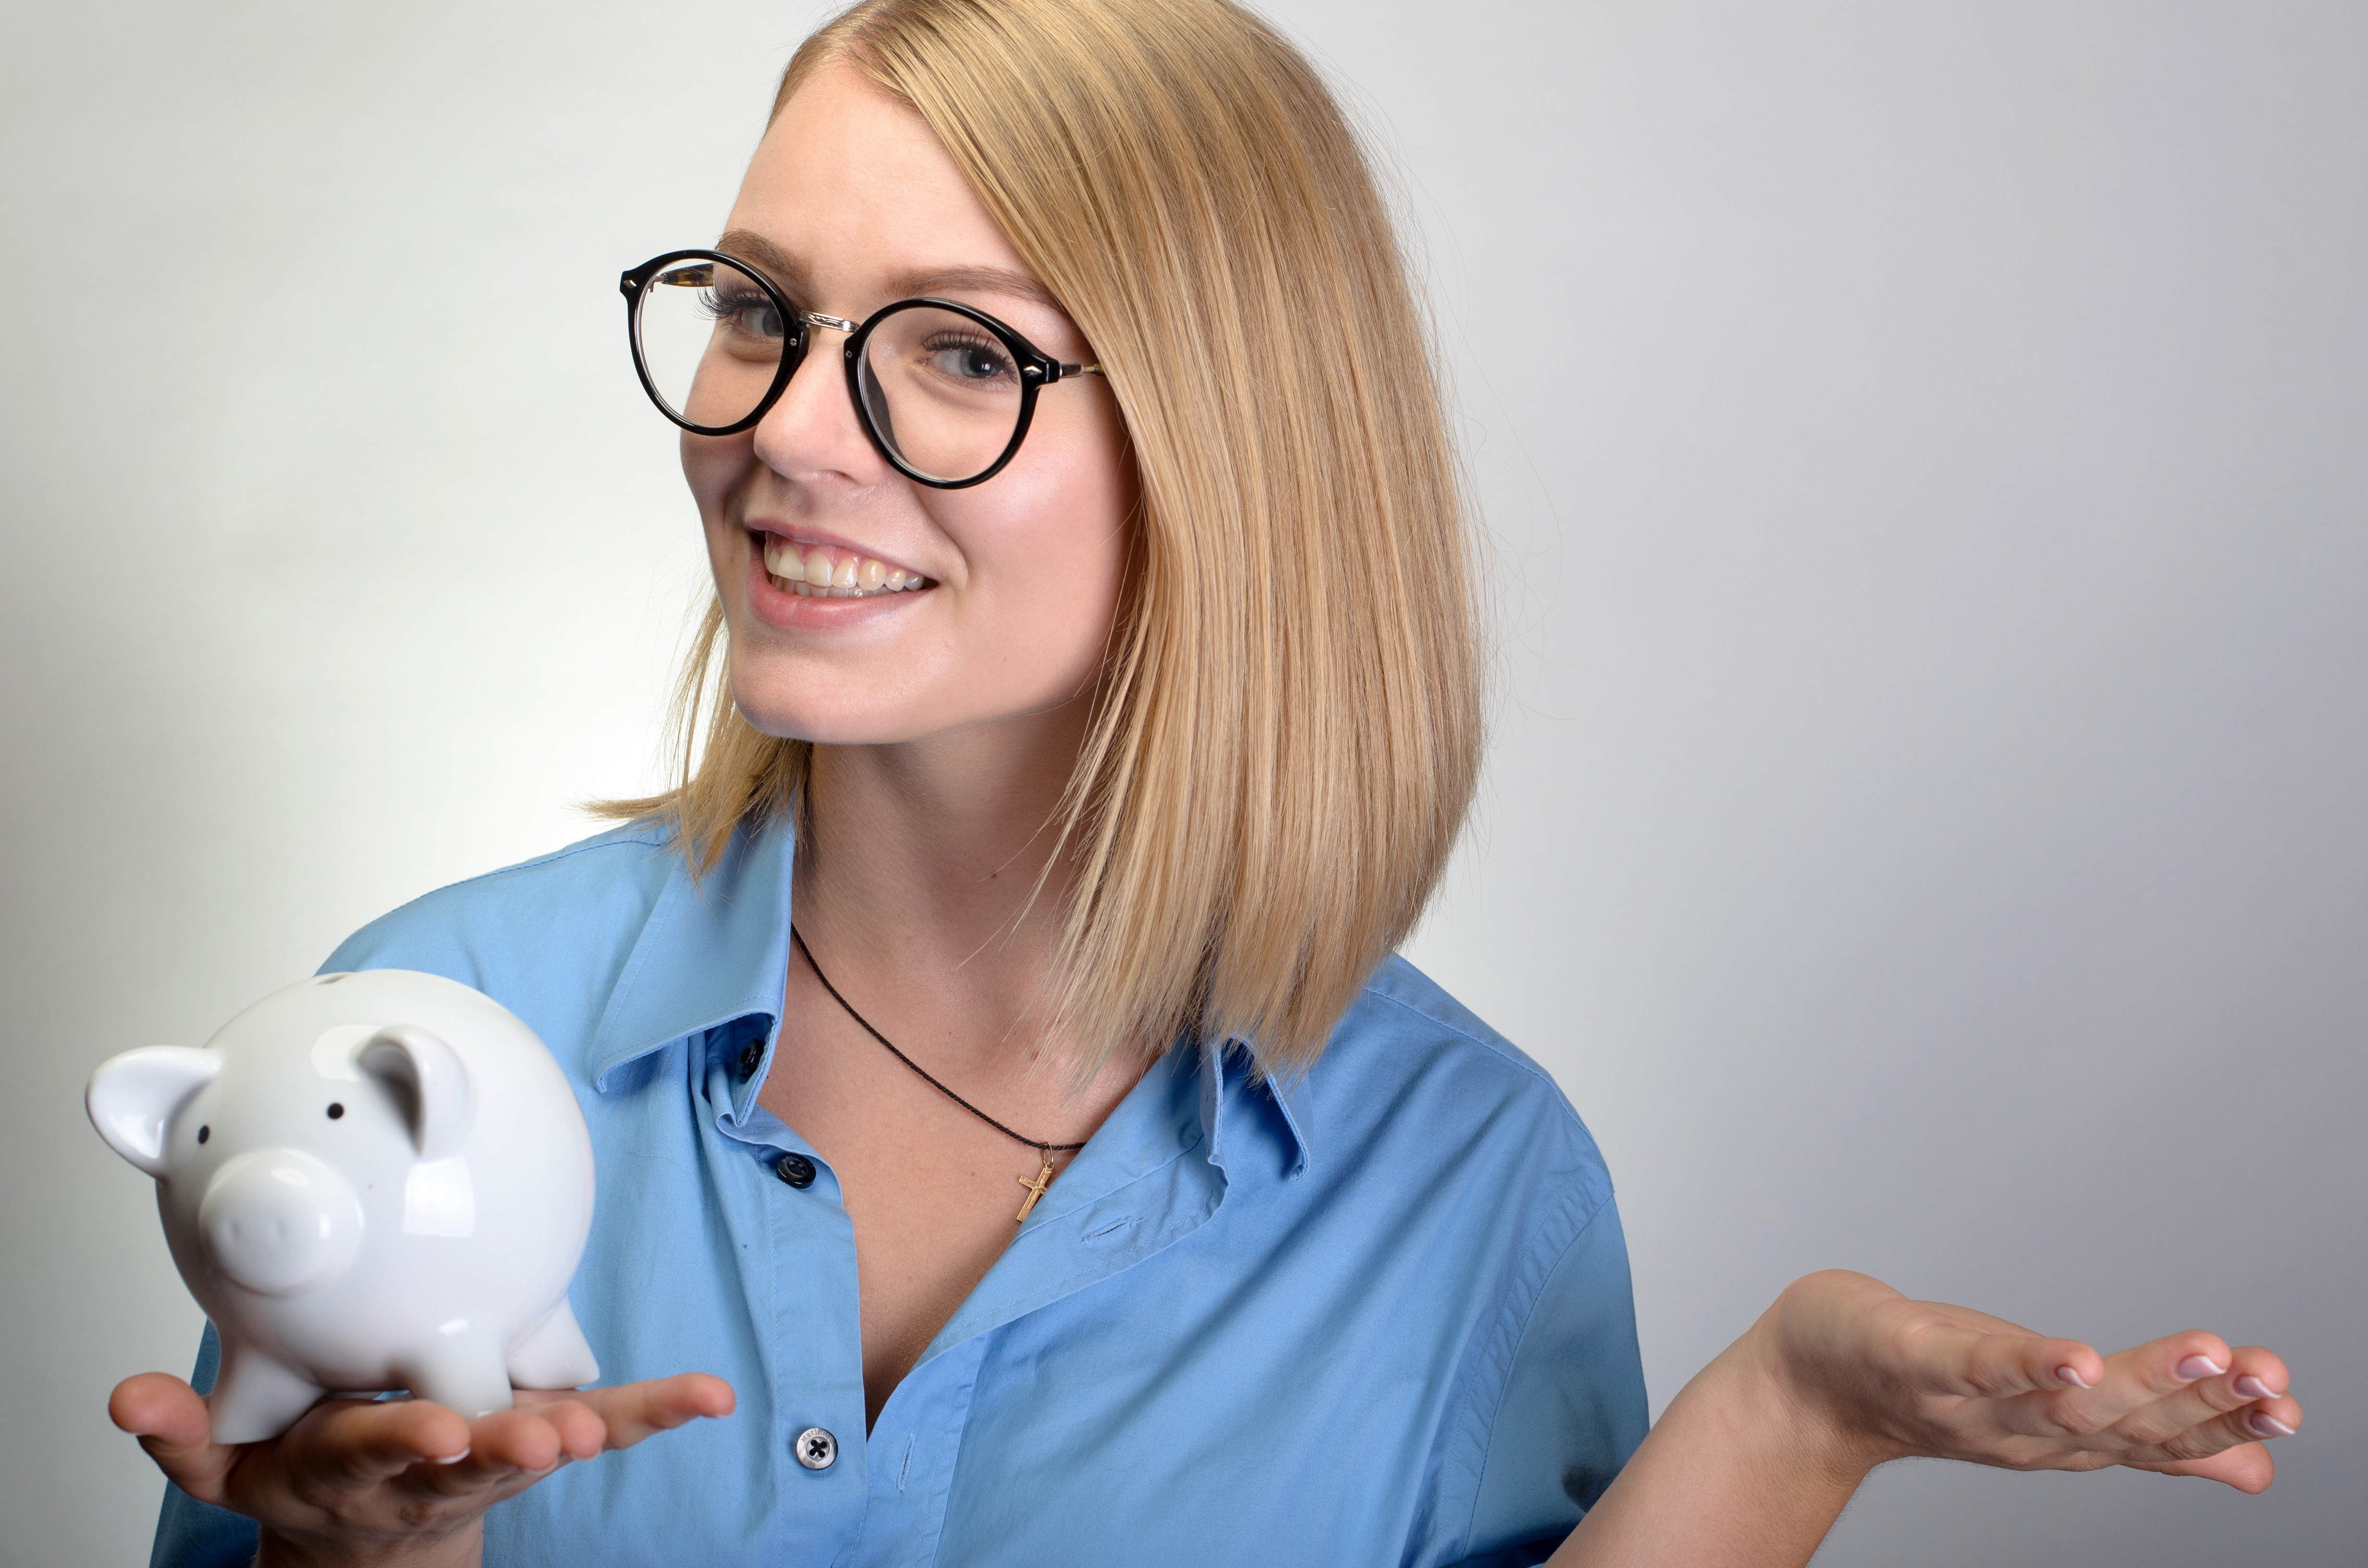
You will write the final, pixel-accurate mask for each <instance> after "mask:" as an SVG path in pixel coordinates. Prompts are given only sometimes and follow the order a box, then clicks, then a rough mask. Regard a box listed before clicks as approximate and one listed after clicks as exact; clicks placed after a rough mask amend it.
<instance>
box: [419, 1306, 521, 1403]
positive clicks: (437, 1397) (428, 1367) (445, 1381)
mask: <svg viewBox="0 0 2368 1568" xmlns="http://www.w3.org/2000/svg"><path fill="white" fill-rule="evenodd" d="M505 1338H507V1335H506V1334H505V1333H504V1332H503V1330H502V1328H501V1327H500V1325H498V1324H486V1325H485V1326H484V1327H482V1328H480V1327H478V1326H476V1325H475V1324H469V1325H467V1326H465V1327H461V1328H459V1329H458V1330H457V1331H456V1332H454V1333H451V1334H441V1333H439V1334H438V1335H437V1336H436V1340H435V1343H434V1344H432V1345H427V1346H421V1347H420V1348H419V1350H418V1351H416V1353H415V1354H413V1355H412V1356H410V1357H408V1358H405V1359H404V1362H403V1376H404V1381H405V1382H407V1383H408V1384H410V1385H411V1392H412V1393H413V1395H414V1396H415V1397H416V1398H419V1399H432V1400H434V1401H435V1402H436V1403H438V1404H440V1405H443V1406H444V1407H445V1408H446V1409H448V1410H453V1411H458V1412H459V1413H460V1414H461V1415H465V1416H467V1417H468V1418H469V1419H470V1420H472V1421H473V1420H475V1419H476V1418H477V1417H478V1416H480V1415H492V1414H493V1413H494V1412H495V1411H496V1410H507V1409H508V1408H509V1407H510V1380H509V1374H508V1372H507V1370H505V1369H504V1368H503V1366H502V1341H503V1340H504V1339H505Z"/></svg>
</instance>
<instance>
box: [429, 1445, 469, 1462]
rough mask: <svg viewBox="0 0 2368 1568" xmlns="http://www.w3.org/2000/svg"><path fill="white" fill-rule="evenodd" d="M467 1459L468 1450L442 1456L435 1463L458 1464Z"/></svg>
mask: <svg viewBox="0 0 2368 1568" xmlns="http://www.w3.org/2000/svg"><path fill="white" fill-rule="evenodd" d="M468 1457H469V1450H468V1449H461V1451H460V1452H459V1453H457V1454H446V1455H444V1456H443V1457H442V1458H440V1459H438V1460H437V1461H436V1462H437V1463H438V1464H459V1463H460V1462H461V1460H464V1459H467V1458H468Z"/></svg>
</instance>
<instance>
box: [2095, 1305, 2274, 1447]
mask: <svg viewBox="0 0 2368 1568" xmlns="http://www.w3.org/2000/svg"><path fill="white" fill-rule="evenodd" d="M2235 1359H2236V1354H2235V1352H2233V1351H2231V1350H2230V1349H2229V1348H2228V1342H2227V1341H2226V1340H2225V1339H2223V1338H2221V1337H2220V1336H2219V1335H2216V1334H2206V1333H2204V1332H2203V1331H2202V1330H2201V1329H2191V1330H2189V1331H2188V1332H2187V1333H2185V1334H2173V1335H2166V1336H2165V1337H2163V1338H2161V1339H2156V1340H2150V1341H2148V1342H2147V1343H2146V1344H2144V1345H2140V1346H2134V1347H2133V1348H2131V1349H2128V1350H2118V1351H2115V1352H2114V1353H2113V1354H2112V1355H2111V1356H2108V1357H2106V1358H2105V1369H2104V1370H2105V1375H2104V1377H2103V1378H2102V1379H2100V1381H2098V1383H2097V1386H2096V1387H2095V1388H2094V1389H2092V1390H2091V1391H2089V1392H2087V1393H2085V1394H2081V1395H2078V1396H2076V1398H2075V1400H2074V1403H2075V1404H2076V1405H2077V1407H2078V1410H2079V1413H2080V1415H2081V1416H2082V1418H2083V1423H2084V1424H2085V1425H2089V1426H2094V1427H2096V1428H2097V1429H2099V1430H2102V1429H2103V1428H2105V1427H2108V1426H2112V1425H2113V1424H2114V1423H2116V1422H2118V1421H2120V1420H2121V1419H2122V1418H2123V1416H2125V1415H2128V1414H2129V1413H2130V1412H2132V1411H2134V1410H2136V1409H2139V1408H2140V1407H2142V1406H2144V1405H2148V1404H2152V1403H2154V1402H2155V1401H2157V1400H2158V1399H2161V1398H2163V1397H2164V1396H2165V1395H2167V1394H2172V1393H2177V1392H2180V1390H2181V1389H2184V1388H2187V1387H2188V1386H2189V1385H2191V1384H2193V1383H2197V1382H2201V1381H2203V1380H2204V1379H2206V1378H2217V1377H2221V1376H2223V1375H2225V1374H2226V1372H2227V1370H2228V1368H2229V1365H2230V1364H2231V1363H2232V1362H2233V1361H2234V1360H2235Z"/></svg>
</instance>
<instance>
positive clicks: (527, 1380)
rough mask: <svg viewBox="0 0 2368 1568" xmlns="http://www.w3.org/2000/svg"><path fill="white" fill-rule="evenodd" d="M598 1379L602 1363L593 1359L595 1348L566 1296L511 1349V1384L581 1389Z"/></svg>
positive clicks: (528, 1387)
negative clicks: (587, 1341) (581, 1327)
mask: <svg viewBox="0 0 2368 1568" xmlns="http://www.w3.org/2000/svg"><path fill="white" fill-rule="evenodd" d="M599 1379H600V1363H599V1362H598V1361H596V1360H594V1359H593V1358H592V1346H589V1345H586V1343H584V1331H583V1330H582V1329H580V1328H578V1327H576V1326H575V1309H574V1308H572V1307H570V1306H569V1305H568V1304H567V1298H566V1297H564V1296H562V1297H561V1298H560V1299H559V1305H557V1306H555V1307H553V1308H552V1310H551V1315H550V1316H548V1317H546V1318H544V1319H543V1320H542V1321H541V1323H539V1324H535V1325H534V1326H533V1327H532V1328H530V1329H528V1330H527V1331H526V1332H525V1333H524V1334H522V1335H518V1343H517V1344H515V1345H513V1346H510V1381H511V1382H512V1383H513V1384H515V1385H517V1386H518V1387H519V1388H522V1389H580V1388H582V1387H583V1386H584V1385H585V1384H586V1383H590V1382H598V1381H599Z"/></svg>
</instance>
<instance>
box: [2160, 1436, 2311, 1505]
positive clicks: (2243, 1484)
mask: <svg viewBox="0 0 2368 1568" xmlns="http://www.w3.org/2000/svg"><path fill="white" fill-rule="evenodd" d="M2130 1468H2131V1469H2132V1470H2151V1471H2157V1472H2159V1473H2161V1474H2163V1475H2198V1476H2202V1477H2203V1479H2205V1480H2207V1481H2217V1482H2220V1483H2223V1484H2225V1485H2228V1486H2233V1487H2235V1488H2236V1489H2237V1491H2239V1492H2242V1493H2245V1494H2248V1495H2250V1496H2259V1495H2260V1494H2262V1493H2264V1492H2267V1491H2268V1490H2269V1489H2270V1483H2271V1482H2272V1481H2274V1480H2276V1479H2277V1473H2278V1465H2277V1460H2275V1459H2273V1458H2272V1457H2271V1454H2270V1450H2269V1449H2266V1448H2264V1447H2263V1446H2262V1445H2260V1443H2240V1444H2238V1445H2237V1447H2235V1448H2233V1449H2225V1450H2223V1451H2222V1452H2220V1453H2216V1454H2214V1455H2213V1456H2212V1457H2211V1458H2210V1459H2202V1460H2173V1461H2172V1462H2171V1463H2169V1464H2133V1465H2132V1466H2130Z"/></svg>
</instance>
